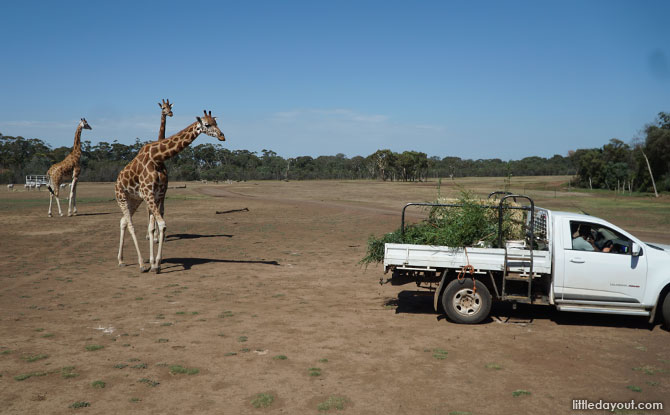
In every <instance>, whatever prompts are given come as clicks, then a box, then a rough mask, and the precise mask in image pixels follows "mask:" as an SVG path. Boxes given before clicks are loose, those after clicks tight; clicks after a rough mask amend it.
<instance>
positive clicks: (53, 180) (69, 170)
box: [47, 118, 91, 217]
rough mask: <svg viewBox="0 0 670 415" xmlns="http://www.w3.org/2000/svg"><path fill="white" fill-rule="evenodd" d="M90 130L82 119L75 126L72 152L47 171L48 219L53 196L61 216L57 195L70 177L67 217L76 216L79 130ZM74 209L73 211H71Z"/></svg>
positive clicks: (79, 150) (79, 147) (79, 146)
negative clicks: (61, 185)
mask: <svg viewBox="0 0 670 415" xmlns="http://www.w3.org/2000/svg"><path fill="white" fill-rule="evenodd" d="M82 129H85V130H91V126H90V125H88V122H86V119H85V118H82V119H81V121H79V124H78V125H77V130H76V131H75V133H74V145H73V146H72V151H71V152H70V154H68V155H67V156H66V157H65V159H63V161H61V162H60V163H56V164H54V165H53V166H51V167H50V168H49V170H48V171H47V180H48V181H49V183H48V184H47V189H49V192H51V194H50V195H49V217H52V215H51V204H52V202H53V198H54V196H55V197H56V204H57V205H58V214H59V215H60V216H63V212H62V211H61V210H60V200H59V199H58V195H59V193H60V184H61V182H62V181H63V180H64V179H66V178H69V177H70V176H72V184H71V185H70V200H69V203H68V208H67V215H68V216H72V215H73V214H74V215H76V214H77V201H76V198H77V182H78V181H79V172H80V171H81V166H80V165H79V159H80V158H81V130H82ZM73 208H74V211H73Z"/></svg>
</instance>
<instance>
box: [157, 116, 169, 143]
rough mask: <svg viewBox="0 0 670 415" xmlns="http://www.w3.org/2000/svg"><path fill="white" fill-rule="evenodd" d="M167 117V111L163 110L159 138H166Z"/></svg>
mask: <svg viewBox="0 0 670 415" xmlns="http://www.w3.org/2000/svg"><path fill="white" fill-rule="evenodd" d="M166 119H167V115H166V114H165V113H162V112H161V128H160V130H158V139H159V140H165V121H166Z"/></svg>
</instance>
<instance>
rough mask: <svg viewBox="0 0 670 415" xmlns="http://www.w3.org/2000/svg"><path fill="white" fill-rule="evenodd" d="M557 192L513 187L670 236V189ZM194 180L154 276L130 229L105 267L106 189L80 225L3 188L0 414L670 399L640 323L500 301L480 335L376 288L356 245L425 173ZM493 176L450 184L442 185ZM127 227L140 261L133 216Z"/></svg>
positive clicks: (95, 190)
mask: <svg viewBox="0 0 670 415" xmlns="http://www.w3.org/2000/svg"><path fill="white" fill-rule="evenodd" d="M566 182H567V178H565V177H531V178H513V179H512V183H511V190H513V191H518V192H523V193H526V194H529V195H531V196H532V197H534V198H535V200H536V203H537V204H538V205H539V206H543V207H548V208H555V209H560V210H572V211H579V210H583V211H586V212H588V213H590V214H593V215H596V216H600V217H603V218H605V219H608V220H610V221H611V222H613V223H615V224H617V225H619V226H621V227H623V228H624V229H627V230H629V231H631V232H632V233H634V234H636V235H638V236H640V237H641V238H642V239H644V240H649V241H655V242H661V243H670V198H668V196H664V197H662V198H660V199H654V198H650V197H643V196H633V197H631V196H618V197H615V195H614V194H612V193H601V192H595V193H586V192H581V191H580V192H575V191H574V189H572V190H573V191H571V192H567V191H565V190H566V189H565V187H564V184H565V183H566ZM175 184H176V183H175ZM186 185H187V187H186V188H184V189H171V190H169V192H168V199H167V201H166V221H167V239H166V243H165V247H164V260H163V265H162V267H163V269H162V272H161V273H160V274H158V275H156V274H151V273H144V274H141V273H140V272H139V271H138V270H139V267H138V264H137V258H136V255H135V250H134V248H133V246H132V241H131V239H130V237H129V235H126V241H125V247H126V249H125V259H126V262H127V263H128V264H129V266H127V267H124V268H119V267H118V266H117V259H116V255H117V249H118V238H119V219H120V210H119V209H118V207H117V205H116V202H115V201H114V190H113V184H110V183H80V185H79V189H78V194H79V202H78V208H79V216H76V217H54V218H48V217H47V207H48V192H46V191H41V192H37V191H32V192H27V191H23V189H21V190H18V191H14V192H10V191H6V190H5V188H2V192H1V193H0V223H2V228H0V241H1V242H0V247H1V249H2V257H1V262H2V266H1V268H0V282H1V285H0V413H20V414H26V413H57V414H60V413H95V414H102V413H131V412H133V413H152V414H167V413H170V414H177V413H206V414H209V413H211V414H256V413H258V414H265V413H266V414H275V413H277V414H278V413H283V414H315V415H316V414H329V413H343V414H408V415H409V414H431V415H433V414H435V415H442V414H445V415H446V414H473V415H474V414H526V413H533V414H560V413H565V414H568V413H573V414H574V413H576V412H575V411H572V399H589V400H594V401H597V400H599V399H603V400H607V401H616V402H622V401H630V400H631V399H635V400H637V401H639V402H641V401H644V402H664V403H665V404H666V407H667V406H670V400H669V399H668V396H670V348H669V347H668V344H670V333H668V332H667V331H665V330H663V329H662V328H661V327H659V326H658V325H651V324H648V323H647V322H646V319H644V318H634V317H625V316H602V315H588V314H573V313H558V312H556V311H554V310H552V309H551V308H548V307H523V306H519V308H518V309H516V310H512V308H511V307H508V306H505V305H500V306H497V307H495V308H494V310H493V315H492V318H491V319H488V320H486V321H485V322H484V323H483V324H480V325H473V326H466V325H456V324H453V323H450V322H448V321H447V320H446V319H444V318H443V317H442V316H440V315H438V314H436V313H434V312H433V310H432V297H429V296H423V295H420V294H419V293H417V292H415V291H413V286H411V285H405V286H401V287H394V286H391V285H390V284H386V285H380V284H379V280H380V278H382V277H384V275H383V272H382V268H381V266H370V267H368V268H367V269H366V268H363V267H361V266H360V265H358V261H359V260H360V259H361V258H362V257H363V255H364V252H365V247H366V240H367V238H368V236H369V235H370V234H376V235H379V234H381V233H384V232H389V231H392V230H394V229H396V228H397V227H398V226H399V224H400V210H401V208H402V206H403V205H404V204H405V203H407V202H411V201H430V200H434V199H435V198H436V197H437V194H438V188H437V181H431V182H428V183H382V182H364V181H362V182H340V181H314V182H246V183H234V184H230V185H226V184H208V185H205V184H200V183H197V184H195V183H186ZM503 185H504V181H503V179H457V180H454V181H452V180H443V181H442V184H441V186H440V189H439V192H440V194H441V195H442V196H455V195H456V194H457V193H458V189H459V186H463V187H465V188H468V189H473V190H475V191H477V192H479V193H480V194H484V193H488V191H490V190H497V189H500V188H501V187H503ZM217 212H219V213H217ZM420 215H421V212H420V211H418V210H416V211H413V212H412V218H414V219H417V218H419V217H420ZM134 221H135V226H136V229H137V231H138V238H139V240H140V245H141V249H142V252H143V255H144V256H145V257H148V246H149V243H148V241H146V240H145V234H146V223H147V217H146V211H145V209H144V208H143V207H141V208H140V210H139V211H138V213H137V214H136V215H135V217H134ZM386 277H388V276H386ZM589 413H600V412H597V411H592V412H591V411H590V412H589ZM623 413H637V412H634V411H633V412H623ZM641 413H649V414H653V413H668V409H665V410H664V411H660V412H659V411H647V412H641Z"/></svg>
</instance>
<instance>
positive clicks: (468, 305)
mask: <svg viewBox="0 0 670 415" xmlns="http://www.w3.org/2000/svg"><path fill="white" fill-rule="evenodd" d="M475 284H476V285H475ZM473 287H477V289H476V290H475V289H473ZM442 307H443V308H444V311H445V312H446V313H447V317H449V319H450V320H451V321H453V322H454V323H460V324H477V323H479V322H481V321H482V320H484V319H485V318H486V316H488V315H489V312H490V311H491V293H489V290H488V288H486V285H484V284H483V283H482V282H480V281H476V282H475V283H473V280H472V279H471V278H465V279H463V280H461V281H459V280H453V281H452V282H450V283H449V285H447V288H445V289H444V292H443V293H442Z"/></svg>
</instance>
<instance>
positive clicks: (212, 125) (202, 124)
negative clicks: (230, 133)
mask: <svg viewBox="0 0 670 415" xmlns="http://www.w3.org/2000/svg"><path fill="white" fill-rule="evenodd" d="M204 112H205V115H204V116H203V117H202V118H200V117H195V119H196V120H198V131H199V132H200V133H204V134H207V135H210V136H212V137H216V138H218V139H219V141H226V137H224V136H223V133H222V132H221V130H219V127H218V126H217V125H216V117H212V111H210V112H209V114H208V113H207V111H204Z"/></svg>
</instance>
